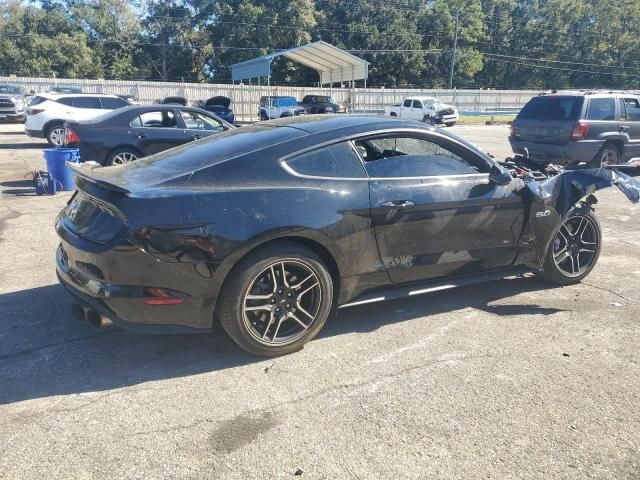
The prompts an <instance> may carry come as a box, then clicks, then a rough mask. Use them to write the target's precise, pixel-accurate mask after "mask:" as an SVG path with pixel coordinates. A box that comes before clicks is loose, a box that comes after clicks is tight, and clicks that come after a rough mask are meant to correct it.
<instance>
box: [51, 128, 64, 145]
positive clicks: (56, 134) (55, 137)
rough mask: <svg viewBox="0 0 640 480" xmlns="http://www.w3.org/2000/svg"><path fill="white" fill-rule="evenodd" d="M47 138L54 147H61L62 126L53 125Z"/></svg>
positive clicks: (62, 139)
mask: <svg viewBox="0 0 640 480" xmlns="http://www.w3.org/2000/svg"><path fill="white" fill-rule="evenodd" d="M49 140H50V141H51V143H52V144H53V145H55V146H56V147H61V146H62V145H64V128H63V127H53V128H52V129H51V131H50V132H49Z"/></svg>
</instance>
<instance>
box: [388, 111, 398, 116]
mask: <svg viewBox="0 0 640 480" xmlns="http://www.w3.org/2000/svg"><path fill="white" fill-rule="evenodd" d="M390 116H391V117H397V116H398V114H397V113H396V112H391V115H390Z"/></svg>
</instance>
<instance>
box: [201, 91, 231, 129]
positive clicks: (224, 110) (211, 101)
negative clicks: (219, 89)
mask: <svg viewBox="0 0 640 480" xmlns="http://www.w3.org/2000/svg"><path fill="white" fill-rule="evenodd" d="M230 105H231V99H230V98H229V97H225V96H222V95H219V96H216V97H211V98H208V99H207V100H200V101H199V102H198V107H200V108H202V109H203V110H206V111H207V112H211V113H213V114H214V115H215V116H216V117H218V118H221V119H223V120H224V121H225V122H229V123H234V122H235V121H236V116H235V114H234V113H233V110H231V109H230V108H229V106H230Z"/></svg>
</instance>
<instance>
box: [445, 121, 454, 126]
mask: <svg viewBox="0 0 640 480" xmlns="http://www.w3.org/2000/svg"><path fill="white" fill-rule="evenodd" d="M455 124H456V122H447V123H445V125H446V126H447V127H453V126H454V125H455Z"/></svg>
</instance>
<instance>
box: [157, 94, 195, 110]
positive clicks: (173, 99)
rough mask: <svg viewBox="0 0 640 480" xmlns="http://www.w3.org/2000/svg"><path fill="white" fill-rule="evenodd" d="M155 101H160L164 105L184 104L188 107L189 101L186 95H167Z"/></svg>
mask: <svg viewBox="0 0 640 480" xmlns="http://www.w3.org/2000/svg"><path fill="white" fill-rule="evenodd" d="M154 103H159V104H162V105H182V106H184V107H186V106H187V105H188V103H189V102H188V101H187V99H186V98H185V97H180V96H177V95H174V96H170V97H165V98H163V99H162V100H156V101H155V102H154Z"/></svg>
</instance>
